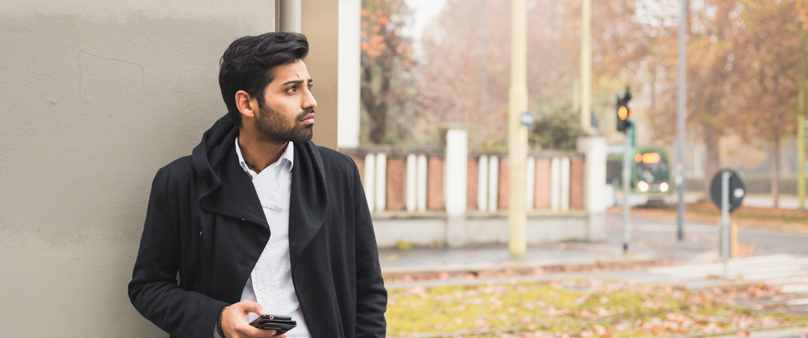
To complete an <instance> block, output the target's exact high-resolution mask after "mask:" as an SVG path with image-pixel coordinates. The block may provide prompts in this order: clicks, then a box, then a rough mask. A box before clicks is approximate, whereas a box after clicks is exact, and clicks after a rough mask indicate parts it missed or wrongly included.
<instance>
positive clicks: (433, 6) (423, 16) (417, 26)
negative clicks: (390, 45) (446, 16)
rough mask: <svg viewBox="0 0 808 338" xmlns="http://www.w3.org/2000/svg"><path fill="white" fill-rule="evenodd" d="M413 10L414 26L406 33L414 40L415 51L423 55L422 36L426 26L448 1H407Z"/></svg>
mask: <svg viewBox="0 0 808 338" xmlns="http://www.w3.org/2000/svg"><path fill="white" fill-rule="evenodd" d="M405 1H406V2H407V6H409V7H410V9H412V12H413V13H412V14H413V15H412V18H413V25H412V27H410V29H409V30H407V31H405V33H406V34H407V35H409V36H411V37H412V38H413V49H414V51H415V53H416V54H421V52H422V48H421V36H422V34H423V32H424V29H425V28H426V26H427V25H428V24H429V23H430V22H431V21H432V19H434V18H435V17H437V16H438V14H440V11H441V10H442V9H443V7H444V6H445V5H446V0H405Z"/></svg>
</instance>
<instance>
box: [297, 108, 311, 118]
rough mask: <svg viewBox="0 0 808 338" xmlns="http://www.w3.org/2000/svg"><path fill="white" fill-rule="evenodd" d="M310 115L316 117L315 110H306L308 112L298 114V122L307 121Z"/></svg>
mask: <svg viewBox="0 0 808 338" xmlns="http://www.w3.org/2000/svg"><path fill="white" fill-rule="evenodd" d="M309 115H314V109H312V110H306V111H303V112H302V113H300V114H297V120H298V121H303V120H305V119H306V117H308V116H309Z"/></svg>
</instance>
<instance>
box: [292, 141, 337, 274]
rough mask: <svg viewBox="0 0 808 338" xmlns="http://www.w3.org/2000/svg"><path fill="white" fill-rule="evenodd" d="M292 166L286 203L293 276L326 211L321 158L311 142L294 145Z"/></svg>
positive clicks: (326, 193)
mask: <svg viewBox="0 0 808 338" xmlns="http://www.w3.org/2000/svg"><path fill="white" fill-rule="evenodd" d="M294 163H295V164H294V166H293V168H292V193H291V196H290V200H289V249H290V253H291V263H292V275H293V276H294V273H295V269H296V263H297V260H298V258H299V257H300V253H301V252H303V250H304V249H305V248H306V247H307V246H308V245H309V243H311V241H312V239H314V236H315V235H317V233H318V232H319V231H320V228H322V226H323V222H324V221H325V215H326V211H327V208H328V192H327V191H326V184H325V170H324V167H323V159H322V157H320V152H319V151H318V150H317V147H316V146H315V145H314V143H312V142H307V143H295V162H294Z"/></svg>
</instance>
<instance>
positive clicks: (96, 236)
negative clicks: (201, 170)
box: [0, 0, 322, 337]
mask: <svg viewBox="0 0 808 338" xmlns="http://www.w3.org/2000/svg"><path fill="white" fill-rule="evenodd" d="M274 26H275V22H274V4H273V3H272V2H271V1H270V2H268V1H254V0H235V1H218V2H216V1H214V2H204V3H203V2H199V1H190V0H188V1H158V0H141V1H102V0H74V1H61V2H55V1H45V0H34V1H31V0H25V1H21V0H4V1H2V2H0V46H2V47H1V48H0V150H1V152H0V155H1V157H0V267H2V277H0V328H2V329H0V332H1V333H0V336H3V337H46V336H52V335H53V334H55V335H56V336H59V337H154V336H158V337H159V336H167V335H165V334H164V333H161V331H159V330H158V329H157V328H156V327H154V326H153V325H151V324H150V323H148V322H147V321H146V320H145V319H143V318H142V317H141V316H140V315H139V314H138V313H137V312H136V311H135V310H134V308H133V307H132V306H131V305H130V303H129V299H128V297H127V291H126V286H127V282H128V281H129V279H130V277H131V269H132V264H133V262H134V259H135V254H136V252H137V245H138V242H139V240H140V232H141V230H142V226H143V225H142V224H143V219H144V217H145V207H146V202H147V199H148V192H149V188H150V184H151V179H152V178H153V176H154V174H155V172H156V171H157V169H158V168H159V167H161V166H163V165H165V164H167V163H168V162H170V161H171V160H173V159H175V158H177V157H179V156H183V155H187V154H190V152H191V149H192V148H193V146H194V145H196V143H197V142H198V141H199V140H200V138H201V134H202V132H203V131H204V130H205V129H207V128H208V126H210V125H211V124H212V123H213V122H214V121H215V120H216V119H217V118H218V117H220V116H222V115H223V114H224V113H225V106H224V104H223V103H222V99H221V95H220V93H219V88H218V82H217V74H218V61H219V58H220V57H221V54H222V52H223V51H224V49H225V48H226V47H227V45H228V44H229V43H230V42H231V41H232V40H233V39H235V38H237V37H240V36H243V35H248V34H257V33H263V32H267V31H270V30H273V29H274ZM319 121H322V120H321V119H319V117H318V122H319Z"/></svg>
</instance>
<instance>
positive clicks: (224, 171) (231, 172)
mask: <svg viewBox="0 0 808 338" xmlns="http://www.w3.org/2000/svg"><path fill="white" fill-rule="evenodd" d="M237 135H238V129H235V130H234V132H230V133H228V136H226V137H224V140H223V143H224V144H226V145H227V146H226V147H222V148H220V149H221V151H222V154H221V155H220V156H221V161H219V162H218V163H216V164H214V165H213V166H212V168H211V169H212V170H211V177H210V180H206V181H207V183H208V184H203V188H202V193H201V194H200V198H199V205H200V207H201V208H202V209H203V210H205V211H208V212H211V213H215V214H220V215H224V216H228V217H231V218H236V219H243V220H245V221H249V222H251V223H254V224H256V225H260V226H263V227H266V228H267V229H268V228H269V225H268V224H267V221H266V217H265V215H264V211H263V209H262V207H261V202H260V200H259V199H258V194H257V193H256V191H255V186H253V183H252V181H251V180H250V178H249V176H248V175H247V174H246V173H245V172H244V171H243V170H242V168H241V167H240V165H239V163H238V162H239V161H238V155H237V154H236V150H235V147H234V146H233V142H235V138H236V136H237ZM293 162H294V166H293V167H292V184H291V196H290V199H289V249H290V253H291V264H292V269H295V263H296V262H297V259H298V257H299V256H300V253H301V252H302V251H303V250H304V249H305V248H306V247H307V246H308V244H309V243H310V242H311V240H312V239H313V238H314V236H315V235H316V234H317V233H318V232H319V231H320V229H321V228H322V226H323V222H324V221H325V216H326V212H327V209H328V191H327V188H326V181H325V166H324V164H323V159H322V157H321V156H320V152H319V150H318V149H317V146H315V145H314V143H313V142H311V141H309V142H306V143H295V145H294V161H293ZM293 272H294V271H293Z"/></svg>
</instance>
